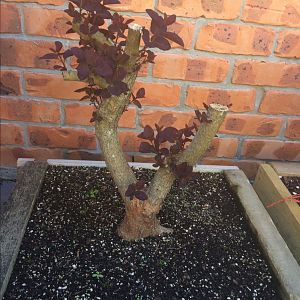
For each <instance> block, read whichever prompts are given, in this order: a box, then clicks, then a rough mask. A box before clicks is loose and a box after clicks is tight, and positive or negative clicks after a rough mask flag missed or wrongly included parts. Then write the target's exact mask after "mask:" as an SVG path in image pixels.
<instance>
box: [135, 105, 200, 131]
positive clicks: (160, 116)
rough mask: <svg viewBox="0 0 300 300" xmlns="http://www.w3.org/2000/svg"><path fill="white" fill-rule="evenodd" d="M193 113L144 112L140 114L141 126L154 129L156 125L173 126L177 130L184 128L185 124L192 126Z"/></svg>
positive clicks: (148, 110)
mask: <svg viewBox="0 0 300 300" xmlns="http://www.w3.org/2000/svg"><path fill="white" fill-rule="evenodd" d="M194 118H195V115H194V113H192V112H191V113H190V112H177V111H176V112H175V111H163V110H150V109H147V110H144V111H143V112H141V126H142V127H145V126H146V125H149V126H151V127H154V124H155V123H157V124H158V125H160V126H165V127H168V126H173V127H175V128H177V129H180V128H184V127H185V124H189V125H192V124H193V121H195V119H194Z"/></svg>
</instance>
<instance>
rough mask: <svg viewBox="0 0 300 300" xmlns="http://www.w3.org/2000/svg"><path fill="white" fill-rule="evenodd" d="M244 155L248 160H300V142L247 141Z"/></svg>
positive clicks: (244, 146)
mask: <svg viewBox="0 0 300 300" xmlns="http://www.w3.org/2000/svg"><path fill="white" fill-rule="evenodd" d="M242 155H243V156H245V157H246V158H258V159H274V160H289V161H299V160H300V142H284V141H272V140H245V142H244V144H243V149H242Z"/></svg>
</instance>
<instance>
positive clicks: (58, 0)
mask: <svg viewBox="0 0 300 300" xmlns="http://www.w3.org/2000/svg"><path fill="white" fill-rule="evenodd" d="M6 1H8V2H10V1H13V2H21V3H22V2H33V3H39V4H50V5H64V4H65V1H64V0H6Z"/></svg>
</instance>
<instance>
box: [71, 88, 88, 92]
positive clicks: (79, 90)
mask: <svg viewBox="0 0 300 300" xmlns="http://www.w3.org/2000/svg"><path fill="white" fill-rule="evenodd" d="M86 90H87V87H83V88H80V89H77V90H75V91H74V92H75V93H81V92H85V91H86Z"/></svg>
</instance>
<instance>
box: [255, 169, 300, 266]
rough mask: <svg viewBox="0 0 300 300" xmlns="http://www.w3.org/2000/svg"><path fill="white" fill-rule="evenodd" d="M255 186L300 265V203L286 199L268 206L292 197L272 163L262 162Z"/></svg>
mask: <svg viewBox="0 0 300 300" xmlns="http://www.w3.org/2000/svg"><path fill="white" fill-rule="evenodd" d="M253 187H254V189H255V191H256V193H257V194H258V196H259V197H260V200H261V201H262V203H263V204H264V206H265V207H266V209H267V211H268V213H269V214H270V216H271V218H272V220H273V222H274V224H275V225H276V227H277V228H278V231H279V232H280V234H281V235H282V237H283V238H284V240H285V241H286V243H287V245H288V247H289V248H290V250H291V252H292V253H293V255H294V257H295V259H296V260H297V262H298V264H299V265H300V207H299V205H298V204H297V203H295V202H292V201H285V202H282V203H278V204H276V205H274V206H272V207H269V208H267V206H268V205H270V204H272V203H274V202H276V201H279V200H281V199H284V198H286V197H291V194H290V192H289V191H288V189H287V188H286V186H285V185H284V184H283V182H282V181H281V180H280V178H279V177H278V174H277V173H276V172H275V171H274V169H273V168H272V167H271V166H270V165H267V164H262V165H261V166H260V167H259V170H258V173H257V175H256V178H255V182H254V185H253Z"/></svg>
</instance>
